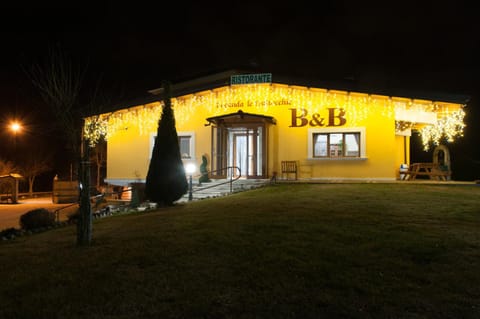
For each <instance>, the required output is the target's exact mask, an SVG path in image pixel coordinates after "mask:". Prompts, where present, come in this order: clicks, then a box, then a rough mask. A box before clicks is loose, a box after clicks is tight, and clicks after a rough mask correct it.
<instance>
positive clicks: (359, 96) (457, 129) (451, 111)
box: [84, 83, 465, 146]
mask: <svg viewBox="0 0 480 319" xmlns="http://www.w3.org/2000/svg"><path fill="white" fill-rule="evenodd" d="M171 102H172V108H173V110H174V114H175V119H176V122H177V123H181V124H183V123H188V121H190V120H191V119H192V116H194V115H195V114H198V113H200V112H201V114H202V116H205V118H207V117H209V116H216V115H218V114H224V113H233V112H236V111H238V110H242V111H244V112H250V113H266V112H270V113H272V112H278V111H277V110H286V109H289V108H301V109H307V110H308V112H309V114H314V113H319V114H321V113H322V112H324V111H325V109H327V108H343V109H345V112H346V117H347V118H348V124H349V125H351V126H366V125H368V120H369V118H371V117H372V116H373V115H375V118H376V119H378V116H380V117H382V118H385V120H388V119H396V120H397V121H395V130H396V131H397V132H398V131H403V130H405V129H408V128H410V129H419V130H420V132H421V136H422V142H423V145H424V146H425V145H428V144H429V143H439V141H440V139H441V138H442V136H445V137H446V138H447V140H448V141H452V140H453V139H454V138H455V137H457V136H462V134H463V128H464V127H465V125H464V124H463V118H464V114H465V113H464V112H463V110H462V109H461V107H462V106H461V105H459V104H449V103H443V104H439V103H435V102H432V101H425V100H412V99H407V98H397V97H388V96H381V95H370V94H365V93H357V92H347V91H340V90H326V89H318V88H308V87H300V86H289V85H284V84H275V83H274V84H268V83H267V84H266V83H262V84H246V85H232V86H224V87H220V88H216V89H213V90H206V91H201V92H197V93H195V94H189V95H186V96H180V97H176V98H172V99H171ZM162 107H163V102H154V103H150V104H146V105H139V106H136V107H133V108H129V109H124V110H119V111H116V112H113V113H108V114H101V115H98V116H95V117H91V118H88V119H86V122H85V132H84V134H85V137H88V138H89V140H91V141H92V143H93V142H95V141H98V140H99V139H100V138H103V137H104V138H107V139H108V138H109V137H112V136H114V135H115V134H117V133H118V132H120V131H123V130H125V129H127V128H128V129H136V130H138V132H139V134H140V135H146V134H151V133H152V132H155V130H156V128H157V125H158V120H159V119H160V116H161V110H162ZM400 115H405V116H407V117H408V118H411V119H409V120H406V119H404V118H401V116H400ZM435 121H436V125H434V122H435ZM392 129H393V128H392Z"/></svg>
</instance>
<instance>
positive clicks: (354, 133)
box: [308, 128, 365, 159]
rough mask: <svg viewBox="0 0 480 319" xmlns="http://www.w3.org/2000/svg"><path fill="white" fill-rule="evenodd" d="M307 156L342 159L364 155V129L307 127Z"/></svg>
mask: <svg viewBox="0 0 480 319" xmlns="http://www.w3.org/2000/svg"><path fill="white" fill-rule="evenodd" d="M308 140H309V149H308V157H309V158H317V159H322V158H324V159H335V158H336V159H342V158H364V157H365V129H364V128H340V129H338V130H337V129H329V130H321V129H309V137H308Z"/></svg>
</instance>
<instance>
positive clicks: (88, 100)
mask: <svg viewBox="0 0 480 319" xmlns="http://www.w3.org/2000/svg"><path fill="white" fill-rule="evenodd" d="M86 70H87V68H86V67H85V66H82V65H76V64H75V63H73V61H72V60H71V59H70V58H69V57H68V56H67V55H66V53H65V52H64V51H63V50H62V49H61V48H59V47H57V48H53V49H52V50H51V51H50V54H49V55H48V57H47V59H46V60H45V62H44V63H43V64H42V63H38V64H34V65H33V66H32V68H31V69H30V70H28V71H27V74H28V75H29V77H30V78H31V80H32V82H33V84H34V85H35V86H36V87H37V88H38V89H39V91H40V94H41V96H42V97H43V99H44V101H45V102H46V104H47V105H48V106H49V107H50V109H51V111H52V113H53V116H54V117H55V123H56V124H57V125H58V126H59V129H60V130H61V132H62V134H63V136H64V138H65V142H66V143H67V144H68V145H69V146H70V150H71V152H72V155H73V156H74V158H76V159H77V160H76V161H77V162H78V168H77V169H78V176H79V187H80V198H79V205H80V209H79V213H80V214H79V218H78V223H77V244H78V245H79V246H84V245H89V244H90V243H91V240H92V214H91V205H90V155H89V153H90V148H91V147H93V146H95V143H96V142H98V141H97V140H95V139H93V138H92V136H94V135H95V134H90V133H91V130H93V129H95V128H96V125H94V123H93V122H90V123H89V125H85V118H86V117H89V116H91V115H92V114H100V110H101V109H102V108H103V105H104V104H103V103H100V102H99V96H98V90H99V85H98V84H97V85H96V86H95V87H94V88H93V92H88V94H87V93H86V92H85V91H82V89H85V87H84V78H85V72H86ZM83 99H85V100H83ZM95 136H96V135H95Z"/></svg>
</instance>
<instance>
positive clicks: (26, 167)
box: [20, 152, 52, 196]
mask: <svg viewBox="0 0 480 319" xmlns="http://www.w3.org/2000/svg"><path fill="white" fill-rule="evenodd" d="M51 169H52V156H51V155H49V154H42V153H41V152H35V153H33V152H30V153H29V154H28V155H26V156H25V157H24V161H23V163H22V164H21V166H20V174H21V175H22V176H23V177H25V178H26V179H27V181H28V193H29V195H30V196H32V195H33V184H34V183H35V178H37V176H38V175H40V174H42V173H45V172H48V171H50V170H51Z"/></svg>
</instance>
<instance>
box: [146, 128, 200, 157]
mask: <svg viewBox="0 0 480 319" xmlns="http://www.w3.org/2000/svg"><path fill="white" fill-rule="evenodd" d="M177 135H178V146H179V148H180V154H181V156H182V159H193V158H194V157H195V133H194V132H177ZM156 138H157V136H156V135H155V134H153V135H152V138H151V144H150V157H151V156H152V152H153V146H154V145H155V139H156Z"/></svg>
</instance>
